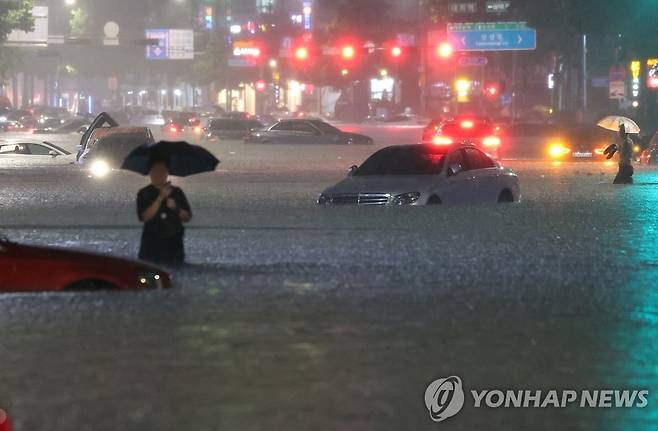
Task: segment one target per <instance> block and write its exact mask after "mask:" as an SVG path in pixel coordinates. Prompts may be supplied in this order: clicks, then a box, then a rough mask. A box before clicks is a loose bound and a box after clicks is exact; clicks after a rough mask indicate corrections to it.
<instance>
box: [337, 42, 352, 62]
mask: <svg viewBox="0 0 658 431" xmlns="http://www.w3.org/2000/svg"><path fill="white" fill-rule="evenodd" d="M340 56H341V57H343V60H353V59H354V57H355V56H356V49H354V46H353V45H344V46H343V47H342V48H341V49H340Z"/></svg>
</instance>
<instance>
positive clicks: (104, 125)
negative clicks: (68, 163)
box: [77, 113, 155, 177]
mask: <svg viewBox="0 0 658 431" xmlns="http://www.w3.org/2000/svg"><path fill="white" fill-rule="evenodd" d="M154 142H155V139H154V138H153V133H152V132H151V130H150V129H149V128H148V127H135V126H130V127H121V126H119V124H118V123H117V122H116V121H114V119H113V118H112V117H111V116H110V115H108V114H106V113H102V114H100V115H99V116H98V117H96V119H95V120H94V121H93V123H92V124H91V126H89V129H88V130H87V131H86V132H85V133H84V135H82V139H81V140H80V146H79V148H78V155H77V161H78V163H80V164H81V165H82V166H83V167H85V168H87V169H89V171H90V173H91V175H92V176H94V177H104V176H106V175H107V174H108V173H110V172H111V171H112V170H115V169H118V168H119V167H120V166H121V163H122V162H123V160H124V159H125V158H126V156H127V155H128V154H130V152H131V151H133V150H134V149H135V148H137V147H139V146H140V145H144V144H152V143H154Z"/></svg>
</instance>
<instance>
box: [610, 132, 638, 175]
mask: <svg viewBox="0 0 658 431" xmlns="http://www.w3.org/2000/svg"><path fill="white" fill-rule="evenodd" d="M618 139H619V140H618V142H617V144H616V146H617V150H618V151H619V171H618V172H617V176H616V177H615V180H614V181H613V184H633V173H634V170H633V140H632V139H631V137H630V136H629V135H628V133H626V127H625V126H624V125H623V124H621V125H619V138H618Z"/></svg>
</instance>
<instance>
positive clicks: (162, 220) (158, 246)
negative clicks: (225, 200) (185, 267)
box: [137, 159, 192, 265]
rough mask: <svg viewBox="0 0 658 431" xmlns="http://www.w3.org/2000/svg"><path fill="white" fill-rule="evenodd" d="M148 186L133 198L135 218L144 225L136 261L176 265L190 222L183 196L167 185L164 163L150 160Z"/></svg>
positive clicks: (183, 248)
mask: <svg viewBox="0 0 658 431" xmlns="http://www.w3.org/2000/svg"><path fill="white" fill-rule="evenodd" d="M149 177H150V178H151V184H149V185H148V186H146V187H144V188H143V189H141V190H140V191H139V193H138V194H137V217H138V218H139V220H140V221H142V222H144V229H143V230H142V240H141V245H140V248H139V258H140V259H142V260H146V261H150V262H154V263H159V264H165V265H180V264H182V263H183V262H184V261H185V246H184V236H185V227H184V224H185V223H188V222H189V221H190V220H191V219H192V210H191V209H190V204H189V203H188V201H187V198H186V197H185V193H183V191H182V190H181V189H180V188H178V187H174V186H172V185H171V183H170V182H169V168H168V165H167V161H166V160H157V159H156V160H153V161H152V162H151V164H150V168H149Z"/></svg>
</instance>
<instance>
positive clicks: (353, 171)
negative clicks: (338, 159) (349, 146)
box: [347, 165, 359, 177]
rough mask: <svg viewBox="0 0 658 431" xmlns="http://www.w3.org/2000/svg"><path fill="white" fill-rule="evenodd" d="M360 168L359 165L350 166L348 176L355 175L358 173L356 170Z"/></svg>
mask: <svg viewBox="0 0 658 431" xmlns="http://www.w3.org/2000/svg"><path fill="white" fill-rule="evenodd" d="M358 169H359V167H358V166H357V165H352V166H350V168H349V169H348V170H347V176H348V177H353V176H354V174H356V171H357V170H358Z"/></svg>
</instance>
